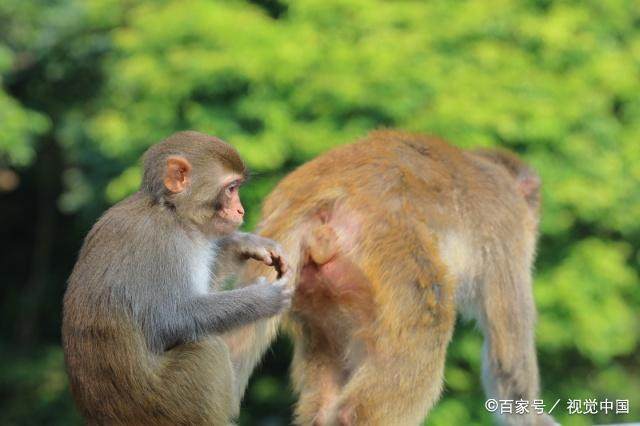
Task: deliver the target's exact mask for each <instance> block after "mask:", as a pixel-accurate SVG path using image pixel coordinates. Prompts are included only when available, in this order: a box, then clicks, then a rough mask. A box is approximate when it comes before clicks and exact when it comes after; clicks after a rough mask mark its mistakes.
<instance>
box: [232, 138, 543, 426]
mask: <svg viewBox="0 0 640 426" xmlns="http://www.w3.org/2000/svg"><path fill="white" fill-rule="evenodd" d="M539 187H540V179H539V178H538V176H537V175H536V174H535V172H534V171H533V170H532V169H530V168H529V167H527V166H526V165H525V164H524V163H522V162H521V161H520V160H519V159H518V158H517V157H516V156H515V155H513V154H510V153H508V152H503V151H497V150H478V151H465V150H461V149H458V148H456V147H453V146H451V145H448V144H447V143H445V142H443V141H441V140H438V139H435V138H429V137H425V136H420V135H415V134H407V133H401V132H395V131H379V132H374V133H372V134H371V135H369V136H368V137H367V138H365V139H364V140H362V141H360V142H357V143H355V144H352V145H347V146H343V147H340V148H337V149H334V150H332V151H330V152H328V153H326V154H324V155H322V156H320V157H318V158H316V159H314V160H313V161H311V162H309V163H307V164H305V165H303V166H301V167H300V168H298V169H297V170H295V171H294V172H293V173H291V174H290V175H289V176H287V177H286V178H285V179H284V180H283V181H282V182H280V184H279V185H278V186H277V187H276V189H275V190H274V191H273V192H272V193H271V194H270V196H269V197H268V198H267V200H266V202H265V205H264V208H263V220H262V223H261V225H260V227H259V229H260V233H261V235H263V236H265V237H267V238H272V239H275V240H277V241H279V242H281V243H282V244H283V246H284V247H285V250H286V252H287V253H288V255H289V260H290V265H291V266H292V268H293V269H294V270H295V271H294V276H296V277H297V282H296V292H295V295H294V300H293V306H292V309H291V311H290V313H289V314H288V315H287V321H286V323H287V328H288V329H289V330H290V332H291V333H292V335H293V339H294V344H295V349H294V359H293V366H292V380H293V383H294V388H295V390H296V392H297V393H298V394H299V401H298V403H297V406H296V410H295V416H296V418H295V422H296V423H297V424H300V425H381V426H388V425H417V424H420V422H421V421H422V420H423V419H424V418H425V417H426V415H427V413H428V412H429V410H430V409H431V407H432V406H433V405H434V404H435V403H436V401H437V400H438V398H439V397H440V393H441V389H442V383H443V372H444V363H445V354H446V349H447V345H448V343H449V341H450V339H451V335H452V332H453V328H454V323H455V318H456V312H460V313H461V314H462V315H463V316H465V317H468V318H473V319H475V320H476V321H477V322H478V324H479V326H480V328H481V329H482V331H483V334H484V336H485V345H484V357H483V371H484V373H483V383H484V386H485V390H486V394H487V396H488V397H492V398H497V399H512V400H518V399H524V400H527V401H532V400H533V399H537V398H539V378H538V367H537V360H536V352H535V344H534V323H535V315H536V314H535V306H534V301H533V296H532V289H531V268H532V262H533V259H534V252H535V244H536V239H537V227H538V219H539V218H538V210H539ZM310 188H311V189H312V190H310ZM263 268H264V266H259V265H247V268H246V269H245V276H246V277H251V276H256V275H259V274H262V273H263V271H262V269H263ZM276 324H277V317H275V319H271V320H268V321H261V322H257V323H255V324H252V325H249V326H246V327H244V328H243V329H241V330H239V331H237V332H235V333H232V334H231V335H229V336H226V337H225V339H226V341H227V342H228V344H229V347H230V349H231V353H232V360H233V362H234V365H235V366H236V369H237V374H238V383H239V384H240V394H241V392H242V389H243V388H242V386H243V384H246V380H247V378H248V374H250V372H251V368H252V366H253V364H252V363H254V362H255V360H256V359H257V358H258V357H259V355H260V354H261V353H262V351H263V350H264V348H265V347H266V345H268V343H269V341H270V338H271V337H272V336H273V334H274V333H275V328H276ZM248 348H250V349H248ZM499 420H500V421H502V422H504V423H506V424H510V425H516V424H518V425H520V424H521V425H547V424H554V422H553V419H552V418H551V417H549V416H546V415H535V414H533V413H532V414H529V415H515V414H514V415H509V416H505V417H502V418H500V419H499Z"/></svg>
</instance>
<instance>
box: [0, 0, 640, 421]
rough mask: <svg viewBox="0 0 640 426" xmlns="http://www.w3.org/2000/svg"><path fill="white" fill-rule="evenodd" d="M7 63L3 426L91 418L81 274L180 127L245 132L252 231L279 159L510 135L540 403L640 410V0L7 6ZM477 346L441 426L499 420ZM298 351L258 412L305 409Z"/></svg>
mask: <svg viewBox="0 0 640 426" xmlns="http://www.w3.org/2000/svg"><path fill="white" fill-rule="evenodd" d="M0 79H1V80H0V83H1V86H0V191H2V192H0V202H1V203H2V204H1V206H2V208H1V209H0V218H1V220H2V223H3V228H2V230H0V233H1V235H2V243H3V244H2V246H3V255H2V259H0V266H1V268H2V276H3V280H2V281H3V283H4V284H3V286H2V288H1V289H0V294H1V295H2V302H0V303H1V304H2V311H1V312H0V318H2V320H3V321H2V322H3V324H5V327H4V330H3V331H2V332H1V334H0V335H1V337H2V341H0V348H1V350H2V352H1V353H0V361H1V364H0V398H1V399H0V408H1V410H2V412H3V421H4V422H6V424H71V423H78V422H79V418H78V416H77V414H76V412H75V410H74V409H73V405H72V403H71V400H70V397H69V394H68V390H67V388H66V378H65V375H64V370H63V362H62V355H61V351H60V348H59V346H58V340H59V325H60V300H61V295H62V292H63V291H64V286H65V283H64V282H65V279H66V276H67V275H68V273H69V270H70V268H71V266H72V264H73V262H74V259H75V255H76V252H77V249H78V248H79V245H80V243H81V239H82V236H83V235H84V233H85V232H86V231H87V230H88V228H89V227H90V226H91V223H92V222H93V221H94V220H95V218H96V217H97V216H98V215H99V214H100V212H101V211H103V210H104V209H106V208H107V207H108V206H109V205H110V204H112V203H114V202H116V201H117V200H119V199H121V198H123V197H125V196H126V195H128V194H129V193H131V192H132V191H134V190H135V188H136V186H137V184H138V182H139V179H140V168H139V164H138V163H137V159H138V158H139V156H140V154H141V153H142V152H143V151H144V150H145V148H147V147H148V146H149V145H150V144H152V143H154V142H156V141H158V140H160V139H162V138H164V137H166V136H167V135H169V134H171V133H172V132H173V131H176V130H180V129H197V130H200V131H203V132H208V133H212V134H215V135H218V136H220V137H222V138H224V139H226V140H228V141H230V142H231V143H233V144H234V145H235V146H236V147H237V148H238V149H239V150H240V152H241V154H242V155H243V156H244V158H245V159H246V160H247V162H248V163H249V165H250V166H251V168H252V169H253V170H254V171H256V172H258V173H257V176H256V177H255V179H254V180H253V181H252V182H251V183H250V185H249V186H248V187H247V188H246V189H245V190H244V193H243V198H244V199H245V204H246V205H247V207H248V213H249V221H248V222H249V223H248V228H251V227H252V226H253V225H254V224H255V222H256V220H257V217H258V215H259V205H260V202H261V200H262V198H263V197H264V196H265V195H266V194H267V193H268V192H269V190H270V189H271V188H272V187H273V186H274V185H275V183H276V182H277V181H278V179H280V178H281V177H282V176H284V174H286V173H287V172H288V171H290V170H291V169H292V168H294V167H295V166H297V165H299V164H302V163H303V162H305V161H307V160H309V159H311V158H313V157H315V156H317V155H319V154H321V153H322V152H324V151H326V150H327V149H329V148H331V147H333V146H336V145H339V144H343V143H347V142H349V141H352V140H354V139H356V138H358V137H361V136H363V135H365V134H366V133H367V132H368V131H370V130H372V129H375V128H379V127H394V128H402V129H407V130H411V131H418V132H423V133H429V134H437V135H440V136H442V137H444V138H447V139H448V140H450V141H452V142H453V143H455V144H457V145H459V146H462V147H470V146H489V145H502V146H505V147H507V148H510V149H513V150H515V151H517V152H519V153H520V154H521V155H523V156H524V157H525V158H526V159H527V160H528V161H529V162H530V163H531V164H533V165H534V166H535V167H536V168H537V170H538V171H539V172H540V174H541V176H542V178H543V182H544V190H543V198H544V215H543V220H542V226H541V240H540V247H539V258H538V262H537V271H536V282H535V295H536V300H537V304H538V310H539V323H538V329H537V338H538V350H539V357H540V365H541V375H542V382H543V389H544V394H543V396H544V399H545V401H546V402H547V403H549V402H550V405H552V404H553V403H554V402H555V400H556V399H561V400H562V401H561V403H560V405H559V407H558V408H557V409H556V411H555V412H554V413H555V414H556V417H557V418H558V419H559V420H560V421H561V422H562V423H563V424H570V425H583V424H592V423H595V422H600V423H612V422H615V421H617V422H621V421H631V420H636V421H638V420H640V351H639V349H640V340H639V339H640V326H639V324H640V321H639V320H640V288H639V286H638V284H639V283H640V280H639V277H638V273H639V272H640V252H639V250H640V220H639V219H640V189H638V188H639V186H640V166H638V164H640V3H639V2H638V1H637V0H607V1H597V0H583V1H579V0H573V1H572V0H565V1H560V0H524V1H507V0H463V1H456V2H452V1H444V0H434V1H428V2H422V1H382V0H377V1H373V0H349V1H347V0H297V1H293V0H288V1H287V0H253V1H249V0H245V1H240V0H235V1H213V0H206V1H205V0H194V1H189V2H183V1H178V0H164V1H137V2H134V1H130V0H88V1H81V0H55V1H45V0H3V1H2V2H1V3H0ZM12 181H14V183H15V182H17V187H15V188H14V186H15V184H11V182H12ZM3 182H4V183H3ZM7 182H8V183H7ZM5 225H6V226H5ZM481 345H482V339H481V336H480V335H479V333H478V332H477V331H476V330H475V329H474V328H473V327H472V326H469V325H464V324H461V325H460V327H458V330H457V332H456V336H455V338H454V342H453V343H452V345H451V348H450V352H449V359H448V363H447V370H446V389H445V392H444V397H443V399H442V401H441V402H440V403H439V405H438V406H437V407H436V409H435V410H433V412H432V414H431V415H430V417H429V419H428V420H427V424H430V425H451V424H460V425H462V424H490V423H491V418H490V416H489V415H488V414H487V413H486V412H485V410H484V408H483V403H484V396H483V394H482V390H481V384H480V352H481ZM290 351H291V348H290V345H289V343H288V341H286V340H280V341H278V342H277V344H276V345H275V347H274V349H273V351H271V352H270V353H269V354H268V355H267V360H266V362H265V364H263V366H262V367H260V369H259V370H258V371H257V373H256V375H255V376H254V379H253V380H252V383H251V387H250V389H249V391H248V396H247V399H246V401H245V404H244V405H243V414H242V418H241V422H242V423H243V424H247V425H253V424H255V425H259V424H264V425H267V424H269V425H274V424H287V423H288V422H289V421H290V407H291V404H292V402H293V401H294V397H293V396H292V395H291V393H290V389H289V386H288V382H287V376H286V371H287V365H288V362H289V357H290ZM569 398H572V399H585V398H597V399H599V400H603V399H604V398H608V399H610V400H614V399H629V400H630V407H631V413H630V414H629V415H627V416H620V417H615V416H613V415H611V414H609V415H604V414H599V415H598V416H580V415H573V416H568V415H567V413H566V401H567V399H569Z"/></svg>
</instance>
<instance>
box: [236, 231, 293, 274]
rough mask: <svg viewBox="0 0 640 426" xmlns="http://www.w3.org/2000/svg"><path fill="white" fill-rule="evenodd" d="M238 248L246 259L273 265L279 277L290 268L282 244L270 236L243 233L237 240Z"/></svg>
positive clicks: (238, 251) (239, 252)
mask: <svg viewBox="0 0 640 426" xmlns="http://www.w3.org/2000/svg"><path fill="white" fill-rule="evenodd" d="M236 250H237V253H238V254H239V255H240V256H241V257H243V258H245V259H255V260H259V261H260V262H263V263H264V264H265V265H268V266H273V267H274V268H275V270H276V272H277V273H278V278H282V277H283V276H284V274H285V273H286V272H287V270H288V269H289V268H288V266H287V263H286V261H285V257H284V250H283V249H282V246H280V244H278V243H277V242H275V241H273V240H270V239H269V238H264V237H261V236H259V235H255V234H245V233H242V234H240V235H239V236H238V238H237V240H236Z"/></svg>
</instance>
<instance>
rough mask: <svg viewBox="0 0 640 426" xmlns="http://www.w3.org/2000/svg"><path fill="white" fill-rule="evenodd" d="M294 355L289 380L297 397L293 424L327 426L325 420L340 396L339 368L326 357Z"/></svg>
mask: <svg viewBox="0 0 640 426" xmlns="http://www.w3.org/2000/svg"><path fill="white" fill-rule="evenodd" d="M300 352H301V351H297V352H296V353H295V354H294V358H293V363H292V378H293V384H294V387H295V389H296V391H297V392H298V393H299V395H300V396H299V398H298V401H297V402H296V407H295V424H297V425H313V426H328V425H329V424H330V423H329V416H330V413H331V410H332V408H333V406H334V405H335V403H336V401H337V399H338V395H339V393H340V383H339V366H338V365H337V364H336V361H335V360H333V359H332V358H331V357H329V356H324V355H319V354H313V356H312V357H309V356H307V355H303V354H301V353H300Z"/></svg>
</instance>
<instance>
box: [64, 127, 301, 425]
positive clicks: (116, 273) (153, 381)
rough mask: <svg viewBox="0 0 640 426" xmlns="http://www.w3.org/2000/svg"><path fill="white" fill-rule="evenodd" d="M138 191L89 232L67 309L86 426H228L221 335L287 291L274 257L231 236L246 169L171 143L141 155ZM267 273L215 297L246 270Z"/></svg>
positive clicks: (233, 159) (271, 248)
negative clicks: (259, 266) (227, 276)
mask: <svg viewBox="0 0 640 426" xmlns="http://www.w3.org/2000/svg"><path fill="white" fill-rule="evenodd" d="M143 169H144V170H143V177H142V183H141V185H140V189H139V191H138V192H136V193H135V194H133V195H132V196H130V197H129V198H126V199H125V200H123V201H121V202H119V203H117V204H116V205H114V206H113V207H111V208H110V209H109V210H108V211H107V212H106V213H105V214H104V215H103V216H102V217H101V218H100V219H99V220H98V221H97V223H96V224H95V225H94V226H93V228H92V229H91V231H90V232H89V233H88V235H87V237H86V239H85V241H84V244H83V246H82V248H81V250H80V254H79V257H78V260H77V263H76V264H75V266H74V268H73V271H72V273H71V276H70V278H69V281H68V287H67V289H66V292H65V295H64V301H63V325H62V342H63V349H64V355H65V361H66V366H67V372H68V375H69V378H70V386H71V391H72V394H73V396H74V399H75V401H76V404H77V406H78V408H79V410H80V412H81V414H82V415H83V416H84V417H85V419H86V420H87V422H88V424H99V425H103V424H109V425H111V424H114V425H115V424H117V425H143V424H154V425H155V424H159V425H162V424H166V425H187V424H189V425H191V424H206V425H227V424H230V423H232V422H233V419H234V418H235V416H237V414H238V410H239V404H240V401H239V400H236V399H235V398H234V395H235V392H234V386H235V384H234V376H233V367H232V364H231V360H230V355H229V350H228V348H227V346H226V344H225V342H224V341H223V339H222V337H221V336H222V335H223V334H224V333H225V332H228V331H230V330H233V329H234V328H240V327H242V326H243V325H246V324H250V323H252V322H254V321H258V320H260V319H263V318H268V317H271V316H274V315H276V314H278V313H280V312H282V311H283V310H285V309H287V308H288V307H289V306H290V303H291V298H292V295H293V290H292V289H291V288H289V287H288V286H287V283H288V281H289V279H290V278H291V276H290V273H288V271H287V263H286V261H285V258H284V252H283V251H282V247H281V246H280V245H279V244H277V243H276V242H274V241H272V240H269V239H267V238H264V237H260V236H257V235H253V234H247V233H241V232H237V231H236V230H237V228H238V227H239V226H240V225H241V224H242V222H243V217H244V208H243V206H242V203H241V201H240V197H239V188H240V185H241V184H242V183H243V182H244V181H245V179H246V176H247V170H246V168H245V165H244V163H243V161H242V159H241V158H240V156H239V154H238V152H237V151H236V150H235V149H234V148H233V147H232V146H231V145H229V144H227V143H226V142H223V141H222V140H220V139H218V138H216V137H213V136H208V135H205V134H202V133H198V132H194V131H185V132H179V133H176V134H174V135H172V136H170V137H168V138H167V139H165V140H164V141H162V142H160V143H157V144H155V145H153V146H152V147H151V148H149V149H148V150H147V151H146V153H145V154H144V156H143ZM250 258H251V259H256V260H259V261H261V262H262V263H264V264H265V267H268V268H272V269H274V270H275V275H276V276H277V279H276V281H274V282H273V283H270V282H268V280H267V279H266V278H265V277H256V279H254V280H253V281H252V282H250V283H248V284H249V285H245V286H244V287H242V288H237V289H233V290H226V291H224V290H221V288H220V285H219V278H221V277H217V276H216V275H218V271H220V272H221V273H222V272H223V271H226V272H229V270H230V269H233V268H234V267H238V265H241V264H242V263H243V262H244V261H245V260H246V259H250Z"/></svg>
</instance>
